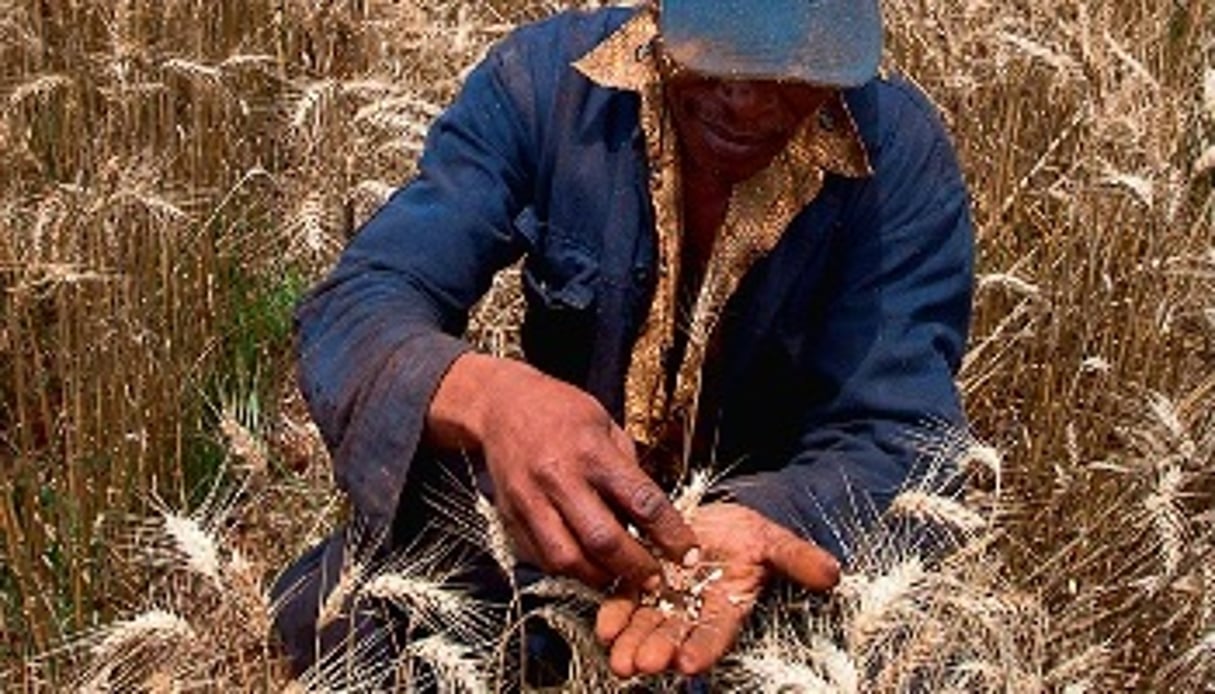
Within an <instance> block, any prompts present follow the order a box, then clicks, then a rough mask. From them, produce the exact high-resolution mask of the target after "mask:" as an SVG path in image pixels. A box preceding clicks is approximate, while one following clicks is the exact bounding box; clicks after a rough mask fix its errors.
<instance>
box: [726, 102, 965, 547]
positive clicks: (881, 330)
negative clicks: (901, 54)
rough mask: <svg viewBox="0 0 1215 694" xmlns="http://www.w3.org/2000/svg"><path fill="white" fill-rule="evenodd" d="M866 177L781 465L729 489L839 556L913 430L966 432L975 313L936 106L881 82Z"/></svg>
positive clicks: (816, 330) (950, 162) (955, 175)
mask: <svg viewBox="0 0 1215 694" xmlns="http://www.w3.org/2000/svg"><path fill="white" fill-rule="evenodd" d="M883 89H885V90H886V94H885V96H884V97H883V99H884V100H885V103H882V102H879V103H880V104H881V105H880V108H881V110H880V112H879V113H880V118H881V119H882V120H883V121H884V122H885V126H884V130H885V131H886V133H887V134H886V135H885V136H884V141H882V142H881V143H880V144H879V145H878V146H877V148H876V149H871V151H870V155H871V159H872V161H873V164H874V169H875V172H874V175H873V176H872V177H871V178H870V179H869V180H868V181H867V182H866V183H864V184H862V186H861V188H860V190H858V191H857V192H856V193H855V194H854V197H853V198H852V200H851V201H850V202H849V203H848V204H847V205H846V211H845V213H844V217H843V220H842V221H843V224H842V226H841V227H840V228H839V230H838V235H839V238H838V240H837V242H836V243H834V244H833V245H832V252H833V253H834V254H835V256H834V257H833V258H832V261H831V262H832V263H833V264H834V265H835V267H837V268H839V271H838V273H836V274H835V279H834V280H833V281H832V282H830V283H829V284H827V285H826V286H825V287H824V292H825V294H826V296H825V298H824V302H825V309H824V311H823V316H822V320H821V321H819V322H818V323H817V325H815V326H813V327H812V328H811V329H810V331H809V332H808V335H810V336H811V339H808V340H806V345H807V346H806V347H804V348H803V350H804V354H803V355H802V359H803V360H804V363H805V364H806V366H805V367H804V368H805V370H806V372H807V373H808V374H809V379H810V382H811V383H813V384H814V387H813V390H814V392H815V393H816V395H815V396H814V397H813V398H812V399H811V400H809V401H808V404H807V405H806V407H805V409H804V411H803V412H802V413H801V415H800V416H799V417H798V420H799V422H800V424H799V428H798V431H799V434H798V437H797V441H796V443H795V445H794V447H793V449H792V450H791V451H790V452H789V454H788V456H787V458H786V459H787V460H788V463H787V465H785V466H784V467H781V468H779V469H777V470H774V471H770V472H764V473H760V474H757V475H752V476H749V477H744V478H741V479H738V480H734V481H733V482H732V483H731V484H730V485H728V486H729V490H730V492H731V494H732V496H733V498H734V499H735V500H736V501H738V502H740V503H742V504H744V505H747V506H750V507H752V508H754V509H756V510H758V511H760V512H761V513H763V514H764V515H766V516H768V517H769V518H772V519H774V520H776V521H778V522H780V523H782V524H783V525H785V526H787V527H790V528H791V529H794V530H797V531H799V532H801V533H802V534H803V535H805V536H808V537H810V538H812V539H813V540H815V541H816V542H817V543H818V544H820V545H821V546H823V547H825V548H826V549H828V550H829V551H832V552H833V553H834V554H835V555H836V556H837V557H839V558H841V559H842V560H844V561H847V560H848V559H849V558H850V556H851V555H852V552H853V551H854V549H855V547H854V546H853V544H854V540H855V539H856V538H855V536H854V533H855V531H856V530H857V529H859V528H861V527H864V526H865V525H867V524H869V523H871V522H872V521H873V520H874V518H875V517H876V514H878V513H880V512H882V511H884V510H885V508H886V507H887V506H888V505H889V503H890V501H891V500H892V499H893V497H894V496H895V495H896V494H897V493H898V492H899V491H900V490H901V489H902V487H903V486H904V485H905V483H906V482H907V480H908V477H909V476H910V475H912V474H913V470H914V468H915V467H916V462H917V458H918V456H917V450H916V443H915V442H916V440H917V436H919V437H922V436H923V435H925V434H927V435H932V432H933V431H938V432H939V431H940V430H941V429H942V428H963V427H965V418H964V415H963V412H962V407H961V404H960V398H959V394H958V391H957V388H956V386H955V382H954V376H955V374H956V371H957V369H958V368H959V364H960V361H961V358H962V354H963V350H964V348H965V342H966V335H967V329H968V324H969V319H970V304H971V292H972V275H973V248H972V247H973V240H972V236H973V231H972V227H971V219H970V212H969V198H968V195H967V192H966V189H965V185H964V183H963V180H962V176H961V173H960V171H959V167H958V163H957V160H956V157H955V154H954V152H953V149H952V146H951V144H950V142H949V140H948V138H947V136H946V135H945V133H944V129H943V126H942V125H941V123H940V121H939V119H938V117H937V115H936V113H935V111H934V110H933V109H932V107H931V106H930V105H929V104H928V102H927V100H926V99H924V98H923V97H922V95H919V94H918V93H916V92H914V91H913V90H912V88H911V87H909V86H896V87H892V86H889V85H887V86H884V87H883Z"/></svg>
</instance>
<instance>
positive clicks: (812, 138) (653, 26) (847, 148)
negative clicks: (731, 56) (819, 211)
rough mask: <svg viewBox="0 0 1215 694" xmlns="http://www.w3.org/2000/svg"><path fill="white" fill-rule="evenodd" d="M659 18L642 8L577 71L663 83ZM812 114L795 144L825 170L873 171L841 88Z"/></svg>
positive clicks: (620, 82) (639, 83)
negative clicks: (811, 123) (657, 52)
mask: <svg viewBox="0 0 1215 694" xmlns="http://www.w3.org/2000/svg"><path fill="white" fill-rule="evenodd" d="M657 38H658V18H657V15H656V11H655V10H654V9H653V8H652V7H648V6H647V7H643V8H641V9H640V10H638V12H637V14H635V15H634V16H633V17H632V18H631V19H629V20H628V21H627V22H625V24H624V25H623V26H621V27H620V29H618V30H617V31H616V32H615V33H613V34H612V35H611V36H608V37H607V38H606V39H604V40H603V41H601V42H600V43H599V44H598V45H596V46H595V47H594V48H593V49H591V50H590V52H588V53H587V54H586V55H584V56H582V57H581V58H579V59H578V60H577V61H575V62H574V64H573V66H574V69H576V70H578V71H579V72H580V73H582V74H583V75H584V76H585V77H586V78H587V79H589V80H590V81H592V82H594V83H595V84H597V85H599V86H601V87H606V88H609V89H619V90H622V91H630V92H641V91H643V90H645V89H647V88H650V87H654V86H656V85H657V84H658V83H660V82H661V80H662V77H661V76H660V74H659V71H658V68H657V65H656V63H655V57H654V55H653V46H654V43H655V40H656V39H657ZM812 117H815V118H818V126H819V127H806V128H801V129H800V130H799V131H798V133H797V134H796V135H795V136H794V139H795V140H796V141H795V142H791V143H790V147H791V148H800V149H802V151H810V152H814V153H815V155H816V157H815V158H816V160H817V161H816V163H817V164H818V165H819V166H821V167H822V168H823V169H824V170H826V171H830V172H831V173H834V174H838V175H840V176H844V177H847V178H865V177H867V176H870V175H872V174H873V169H872V167H871V166H870V163H869V155H868V152H867V150H866V149H865V143H864V141H863V140H862V139H861V136H860V132H859V130H858V129H857V126H856V121H855V120H853V118H852V113H851V111H849V110H848V104H847V103H846V102H845V101H844V97H843V95H842V94H841V93H840V92H838V91H836V92H835V93H834V94H833V95H832V97H831V98H830V99H829V100H828V101H827V103H826V104H824V105H823V106H822V107H821V108H820V109H819V111H818V112H817V113H816V114H815V115H814V116H812Z"/></svg>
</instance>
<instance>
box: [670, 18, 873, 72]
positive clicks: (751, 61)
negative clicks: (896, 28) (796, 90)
mask: <svg viewBox="0 0 1215 694" xmlns="http://www.w3.org/2000/svg"><path fill="white" fill-rule="evenodd" d="M660 12H661V31H662V41H663V46H664V49H665V50H666V52H667V54H668V55H669V56H670V57H671V58H672V59H673V60H675V62H677V63H678V64H680V65H681V66H683V67H685V68H688V69H691V70H694V71H696V72H699V73H702V74H705V75H711V76H718V77H730V78H744V79H776V80H796V81H801V82H808V83H811V84H819V85H825V86H834V87H855V86H859V85H861V84H864V83H865V82H867V81H869V80H870V79H872V78H873V77H874V75H876V74H877V69H878V63H879V61H880V60H881V53H882V19H881V10H880V9H879V7H878V0H759V1H757V0H662V3H661V9H660Z"/></svg>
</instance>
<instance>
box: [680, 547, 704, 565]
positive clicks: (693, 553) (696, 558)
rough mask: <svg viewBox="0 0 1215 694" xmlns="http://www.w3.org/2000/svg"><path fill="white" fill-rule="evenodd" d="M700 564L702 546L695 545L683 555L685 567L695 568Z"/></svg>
mask: <svg viewBox="0 0 1215 694" xmlns="http://www.w3.org/2000/svg"><path fill="white" fill-rule="evenodd" d="M699 565H700V548H699V547H693V548H692V549H689V550H688V553H687V554H685V555H683V568H685V569H695V568H696V567H697V566H699Z"/></svg>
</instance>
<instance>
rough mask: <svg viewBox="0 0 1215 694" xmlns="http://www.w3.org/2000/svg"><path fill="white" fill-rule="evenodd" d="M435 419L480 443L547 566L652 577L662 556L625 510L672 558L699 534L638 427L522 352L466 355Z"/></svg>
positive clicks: (515, 523) (431, 430) (593, 574)
mask: <svg viewBox="0 0 1215 694" xmlns="http://www.w3.org/2000/svg"><path fill="white" fill-rule="evenodd" d="M427 426H428V435H429V436H430V437H431V439H432V440H437V441H438V442H439V443H440V444H441V445H444V446H446V447H453V446H464V447H466V448H472V449H474V450H479V451H480V452H481V453H482V455H483V456H484V458H485V461H486V465H487V467H488V469H489V474H490V477H491V478H492V479H493V482H494V502H495V505H496V506H497V509H498V512H499V513H500V514H501V515H502V519H503V522H504V523H505V525H506V528H507V531H508V532H509V533H510V535H511V539H512V540H514V541H515V543H516V544H517V546H518V549H519V550H520V551H521V553H522V554H523V555H525V558H527V559H528V560H530V561H533V562H535V563H537V564H539V566H540V567H541V568H542V569H544V570H545V571H547V572H549V573H553V574H559V575H564V576H572V577H574V578H577V579H580V580H582V581H583V582H585V583H587V584H588V585H591V586H594V587H597V588H602V587H604V586H607V585H608V584H610V583H612V582H613V581H614V580H616V579H621V580H622V581H623V582H624V584H625V585H630V586H640V585H644V584H647V582H648V583H649V584H650V585H653V584H656V583H657V582H658V577H659V571H660V569H659V564H658V560H657V559H656V558H655V557H654V556H653V555H652V554H651V553H650V552H649V551H648V550H646V548H645V547H643V546H642V545H641V544H640V543H639V542H638V541H637V540H636V539H635V538H633V537H632V536H631V535H629V533H628V532H627V531H626V530H625V527H624V525H622V522H621V520H620V517H621V516H623V517H625V518H627V519H629V520H630V521H632V522H633V523H634V524H636V526H637V527H638V528H639V529H640V530H641V531H642V532H643V533H644V534H645V536H646V537H647V538H648V539H649V540H650V541H652V542H653V543H654V544H655V545H657V546H658V547H659V548H660V549H661V550H662V551H663V553H664V554H665V556H668V557H671V558H672V559H673V560H674V561H676V562H681V561H683V560H684V559H685V558H686V557H687V556H688V554H689V552H691V550H692V549H693V548H694V547H695V546H696V537H695V536H694V535H693V534H692V530H691V528H690V527H689V526H688V525H687V523H686V522H685V521H684V520H683V517H682V516H681V515H680V514H679V512H678V511H677V510H676V509H675V507H674V506H673V505H672V504H671V502H670V500H669V499H667V496H666V494H664V493H663V491H662V489H661V488H660V487H659V486H658V485H657V484H656V483H655V482H654V481H653V480H651V479H650V478H649V477H648V476H647V475H646V474H645V473H644V472H643V471H642V470H641V467H640V466H639V465H638V464H637V458H636V454H635V452H634V450H633V441H632V439H630V438H629V436H628V435H627V434H626V433H625V432H624V431H623V430H622V429H620V427H618V426H617V425H616V423H615V422H614V421H613V420H612V418H611V416H610V415H609V414H608V413H607V412H606V411H605V410H604V409H603V407H602V406H600V404H599V402H598V401H597V400H595V399H594V398H592V397H591V396H589V395H587V394H586V393H584V392H582V391H580V390H578V389H577V388H574V387H572V386H569V385H567V384H565V383H562V382H561V381H558V380H556V379H553V378H550V377H548V376H546V375H544V374H542V373H540V372H539V371H537V370H535V369H534V368H532V367H530V366H528V365H526V364H523V363H520V362H516V361H510V360H504V359H495V358H492V357H486V356H483V355H478V354H466V355H464V356H462V357H460V358H459V359H457V360H456V362H455V364H453V366H452V369H451V371H450V372H449V373H448V374H447V376H445V377H444V380H443V382H442V383H441V384H440V387H439V392H438V393H437V394H436V395H435V398H434V401H433V402H432V404H431V408H430V411H429V413H428V417H427ZM695 556H696V553H694V552H693V553H692V558H695Z"/></svg>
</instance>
